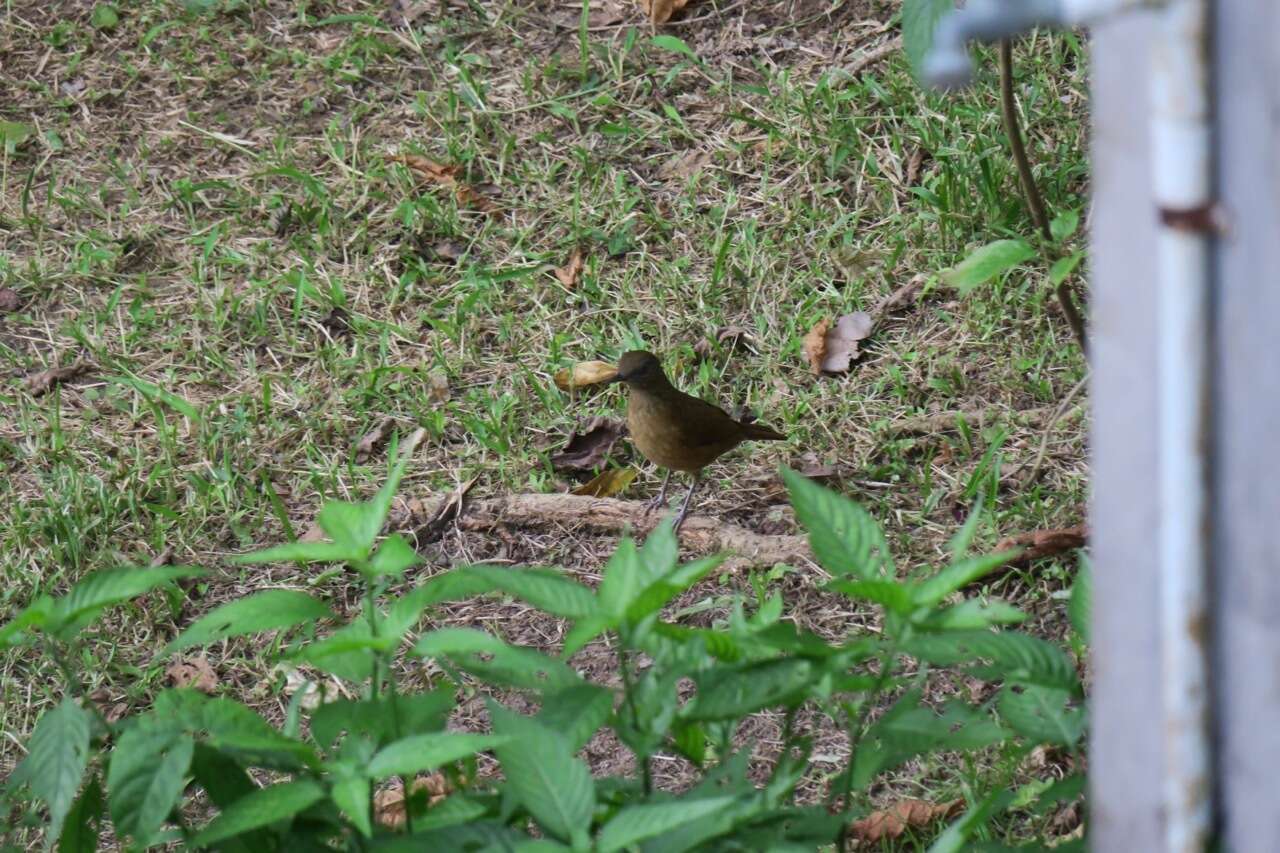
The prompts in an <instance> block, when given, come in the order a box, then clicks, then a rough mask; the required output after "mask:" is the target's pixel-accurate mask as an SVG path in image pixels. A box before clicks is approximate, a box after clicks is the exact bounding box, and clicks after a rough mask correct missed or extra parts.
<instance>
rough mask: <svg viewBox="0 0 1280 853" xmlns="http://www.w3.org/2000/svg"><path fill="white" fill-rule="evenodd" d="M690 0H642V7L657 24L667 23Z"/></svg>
mask: <svg viewBox="0 0 1280 853" xmlns="http://www.w3.org/2000/svg"><path fill="white" fill-rule="evenodd" d="M688 2H689V0H640V8H641V9H643V10H644V13H645V14H646V15H648V16H649V20H650V21H653V22H654V23H655V24H665V23H666V22H667V21H669V20H671V16H672V15H674V14H675V13H676V12H679V11H680V10H681V9H683V8H684V7H685V5H686V4H687V3H688Z"/></svg>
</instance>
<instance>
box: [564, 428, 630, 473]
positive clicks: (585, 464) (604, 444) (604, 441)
mask: <svg viewBox="0 0 1280 853" xmlns="http://www.w3.org/2000/svg"><path fill="white" fill-rule="evenodd" d="M625 428H626V427H625V425H624V424H623V423H622V422H621V421H616V420H613V419H612V418H606V417H595V418H592V419H591V420H590V421H589V422H588V423H587V425H586V427H584V428H583V429H582V430H580V431H576V432H574V433H572V434H571V435H570V436H569V440H568V441H567V442H566V443H565V446H564V448H563V449H562V450H559V451H557V452H556V453H553V454H552V455H551V465H552V467H554V468H555V469H556V470H558V471H593V470H595V469H596V468H599V467H600V465H601V464H603V463H604V460H605V459H606V458H608V456H609V453H610V451H612V450H613V446H614V445H615V444H617V443H618V439H620V438H622V433H623V431H624V430H625Z"/></svg>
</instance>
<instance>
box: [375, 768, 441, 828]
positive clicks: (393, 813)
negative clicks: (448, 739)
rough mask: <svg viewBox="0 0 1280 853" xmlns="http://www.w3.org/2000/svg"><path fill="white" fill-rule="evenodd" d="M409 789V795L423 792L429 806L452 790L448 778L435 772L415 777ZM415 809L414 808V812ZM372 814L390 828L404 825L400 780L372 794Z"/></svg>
mask: <svg viewBox="0 0 1280 853" xmlns="http://www.w3.org/2000/svg"><path fill="white" fill-rule="evenodd" d="M409 790H410V792H411V794H410V796H412V795H413V794H417V793H418V792H419V791H421V792H423V793H425V794H426V798H427V805H428V807H430V806H434V805H435V804H436V803H438V802H440V801H441V800H443V799H444V798H445V797H447V796H449V794H450V793H452V792H453V786H452V785H450V784H449V780H448V779H447V778H446V777H445V775H444V774H443V773H439V772H436V773H431V774H430V775H427V776H419V777H417V778H416V779H414V780H413V782H412V784H411V785H410V786H409ZM416 811H417V810H416V809H415V813H416ZM373 815H374V819H375V820H376V821H377V822H378V823H379V824H381V825H382V826H385V827H388V828H390V829H399V828H400V827H402V826H404V822H405V806H404V786H403V785H402V784H401V783H400V780H398V779H397V780H395V781H393V782H392V784H391V786H390V787H387V788H383V789H382V790H381V791H379V792H378V793H376V794H374V795H373Z"/></svg>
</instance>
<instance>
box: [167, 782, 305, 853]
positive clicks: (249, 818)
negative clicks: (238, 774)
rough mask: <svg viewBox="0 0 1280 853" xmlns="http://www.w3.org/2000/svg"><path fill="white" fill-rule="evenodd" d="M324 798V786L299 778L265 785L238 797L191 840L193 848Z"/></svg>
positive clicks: (290, 815)
mask: <svg viewBox="0 0 1280 853" xmlns="http://www.w3.org/2000/svg"><path fill="white" fill-rule="evenodd" d="M322 799H324V788H322V787H320V785H319V783H317V782H313V781H312V780H310V779H299V780H296V781H293V782H285V783H283V784H280V785H272V786H271V787H269V788H261V789H259V790H257V791H254V792H253V793H252V794H249V795H248V796H246V797H242V798H241V799H239V800H236V801H235V802H234V803H232V804H231V805H230V806H229V807H227V808H225V809H223V810H222V813H221V814H219V815H218V816H217V817H215V818H214V819H213V820H211V821H210V822H209V823H208V824H207V825H206V826H205V827H204V829H202V830H200V832H198V833H196V835H195V837H194V838H192V839H191V842H190V843H191V846H193V847H209V846H211V845H213V844H216V843H217V842H219V841H224V840H226V839H228V838H234V837H235V836H237V835H241V834H243V833H245V832H248V831H249V830H252V829H257V828H258V827H262V826H266V825H267V824H271V823H275V822H276V821H278V820H283V819H284V818H288V817H292V816H293V815H296V814H297V813H298V812H300V811H302V810H303V809H305V808H308V807H310V806H312V805H314V804H315V803H318V802H319V801H320V800H322Z"/></svg>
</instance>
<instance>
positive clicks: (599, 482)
mask: <svg viewBox="0 0 1280 853" xmlns="http://www.w3.org/2000/svg"><path fill="white" fill-rule="evenodd" d="M637 473H639V472H637V471H636V469H635V468H632V467H630V466H627V467H626V468H606V469H605V470H603V471H601V472H600V473H599V474H597V475H596V476H595V477H592V478H591V480H589V481H588V482H586V483H583V484H582V485H581V486H578V488H576V489H574V490H573V491H572V492H571V493H570V494H575V495H586V496H588V497H593V498H610V497H613V496H614V495H616V494H619V493H620V492H622V491H625V490H626V488H627V486H630V485H631V481H632V480H634V479H635V478H636V474H637Z"/></svg>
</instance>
